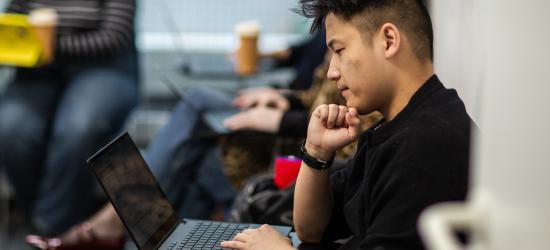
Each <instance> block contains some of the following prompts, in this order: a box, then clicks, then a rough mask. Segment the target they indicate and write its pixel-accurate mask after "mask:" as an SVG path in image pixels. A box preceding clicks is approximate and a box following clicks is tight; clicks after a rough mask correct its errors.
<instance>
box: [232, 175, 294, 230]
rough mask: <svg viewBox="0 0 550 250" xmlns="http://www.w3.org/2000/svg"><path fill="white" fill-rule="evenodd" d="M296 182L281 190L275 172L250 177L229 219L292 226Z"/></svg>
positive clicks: (236, 199) (240, 221) (236, 200)
mask: <svg viewBox="0 0 550 250" xmlns="http://www.w3.org/2000/svg"><path fill="white" fill-rule="evenodd" d="M293 199H294V184H292V185H290V186H289V187H287V188H285V189H283V190H279V189H278V188H277V186H275V184H274V183H273V174H271V173H269V174H260V175H256V176H253V177H252V178H250V179H249V180H248V181H247V182H246V184H245V185H244V187H243V189H242V190H241V191H240V192H239V193H238V194H237V197H236V198H235V201H234V204H233V208H232V209H231V212H230V215H229V221H231V222H238V223H256V224H270V225H287V226H292V225H293V223H292V207H293V202H294V200H293Z"/></svg>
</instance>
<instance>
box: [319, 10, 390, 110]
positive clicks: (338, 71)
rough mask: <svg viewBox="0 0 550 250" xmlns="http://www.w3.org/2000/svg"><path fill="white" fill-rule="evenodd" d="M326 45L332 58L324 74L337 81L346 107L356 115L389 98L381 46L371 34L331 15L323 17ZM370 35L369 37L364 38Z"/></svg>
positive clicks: (373, 108) (376, 107) (379, 105)
mask: <svg viewBox="0 0 550 250" xmlns="http://www.w3.org/2000/svg"><path fill="white" fill-rule="evenodd" d="M325 25H326V34H327V39H326V40H327V45H328V47H329V49H330V50H331V51H332V58H331V61H330V67H329V70H328V73H327V77H328V78H329V79H331V80H333V81H336V85H337V87H338V90H339V91H340V93H341V94H342V96H343V97H344V98H345V99H346V104H347V106H348V107H354V108H356V109H357V110H358V111H359V114H368V113H370V112H372V111H375V110H380V108H382V105H384V103H385V102H386V100H387V99H388V97H389V93H390V92H389V90H390V85H389V81H388V80H387V78H386V77H385V76H386V75H387V73H386V72H385V64H386V63H387V61H386V60H385V57H384V49H383V48H380V43H378V44H377V41H376V39H373V41H372V42H371V43H369V41H366V40H365V39H372V37H371V36H370V35H363V36H361V33H360V31H359V30H358V29H357V27H356V26H355V25H353V24H352V23H351V22H348V21H345V20H343V19H341V18H339V17H337V16H335V15H333V14H329V15H328V16H327V17H326V20H325ZM367 36H369V37H367Z"/></svg>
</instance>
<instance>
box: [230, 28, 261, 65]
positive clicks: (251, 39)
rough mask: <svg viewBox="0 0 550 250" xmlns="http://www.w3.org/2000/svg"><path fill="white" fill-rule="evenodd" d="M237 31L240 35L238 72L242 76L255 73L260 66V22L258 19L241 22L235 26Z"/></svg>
mask: <svg viewBox="0 0 550 250" xmlns="http://www.w3.org/2000/svg"><path fill="white" fill-rule="evenodd" d="M235 32H236V33H237V36H238V37H239V48H238V49H237V65H236V71H237V74H238V75H240V76H249V75H253V74H255V73H256V71H257V68H258V58H259V55H258V38H259V35H260V24H259V23H258V22H257V21H247V22H243V23H239V24H237V26H236V27H235Z"/></svg>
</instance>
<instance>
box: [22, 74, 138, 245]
mask: <svg viewBox="0 0 550 250" xmlns="http://www.w3.org/2000/svg"><path fill="white" fill-rule="evenodd" d="M137 97H138V94H137V84H136V82H135V78H133V77H131V76H128V75H127V74H124V73H121V72H120V71H118V70H115V69H111V68H90V69H86V70H82V71H80V72H79V73H78V74H77V75H75V77H74V78H73V79H72V80H71V81H70V82H69V84H68V86H67V87H66V90H65V92H64V94H63V96H62V98H61V100H60V103H59V107H58V112H57V114H56V116H55V118H54V121H53V128H52V135H51V139H50V143H49V145H48V151H47V156H46V160H45V166H44V173H43V174H44V176H43V180H42V182H41V183H40V189H39V196H38V199H37V201H36V206H35V209H34V215H33V217H34V221H35V222H36V223H37V226H38V227H39V228H40V229H41V230H43V231H44V232H45V233H46V234H49V235H57V234H60V233H62V232H64V231H66V230H67V229H69V228H70V227H71V226H72V225H74V224H76V223H79V222H81V221H83V220H84V219H86V218H87V217H88V216H89V215H90V214H91V213H92V212H93V211H92V209H93V208H94V206H93V202H94V200H93V198H92V197H93V191H94V185H95V184H94V183H95V180H94V178H93V176H92V174H91V172H90V171H89V169H88V167H87V166H86V159H87V158H88V157H90V156H91V154H93V153H94V152H95V151H97V150H98V149H99V147H101V146H102V144H104V143H106V142H107V141H108V140H109V139H110V138H111V137H112V136H114V135H115V133H116V132H118V131H119V130H120V129H121V127H122V125H123V124H124V122H125V120H126V117H127V116H128V114H129V113H130V111H131V110H132V109H133V108H134V106H135V105H136V103H137Z"/></svg>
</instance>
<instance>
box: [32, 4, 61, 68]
mask: <svg viewBox="0 0 550 250" xmlns="http://www.w3.org/2000/svg"><path fill="white" fill-rule="evenodd" d="M57 21H58V16H57V12H56V11H55V10H54V9H50V8H41V9H35V10H33V11H31V12H30V13H29V23H30V25H31V26H32V27H33V29H34V31H35V32H36V35H37V37H38V39H39V40H40V43H41V44H42V48H43V52H42V57H41V60H40V62H41V63H42V64H47V63H50V62H51V61H52V60H53V57H54V51H55V33H56V27H57Z"/></svg>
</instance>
